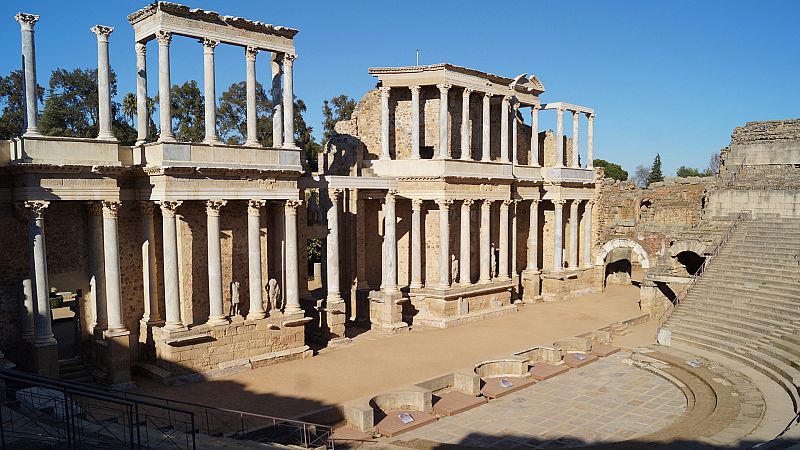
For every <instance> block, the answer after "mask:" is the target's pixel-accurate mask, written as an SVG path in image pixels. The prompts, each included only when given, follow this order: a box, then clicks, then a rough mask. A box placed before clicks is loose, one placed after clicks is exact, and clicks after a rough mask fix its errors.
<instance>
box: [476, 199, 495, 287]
mask: <svg viewBox="0 0 800 450" xmlns="http://www.w3.org/2000/svg"><path fill="white" fill-rule="evenodd" d="M491 213H492V201H491V200H483V201H482V203H481V236H480V239H481V242H480V250H481V274H480V279H479V280H478V283H489V282H490V281H492V274H491V268H490V267H491V253H492V240H491V239H492V238H491V234H490V231H491V226H492V216H491Z"/></svg>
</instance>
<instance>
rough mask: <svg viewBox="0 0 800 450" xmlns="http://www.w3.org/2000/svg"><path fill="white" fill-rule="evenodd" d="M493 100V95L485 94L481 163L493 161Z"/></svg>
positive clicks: (482, 117)
mask: <svg viewBox="0 0 800 450" xmlns="http://www.w3.org/2000/svg"><path fill="white" fill-rule="evenodd" d="M491 100H492V94H490V93H488V92H487V93H485V94H483V114H482V115H481V120H482V125H481V133H482V137H483V141H482V145H481V161H491V160H492V145H491V140H490V139H491V131H490V129H491V126H492V119H491V115H490V114H491V111H492V108H491Z"/></svg>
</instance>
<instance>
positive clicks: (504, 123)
mask: <svg viewBox="0 0 800 450" xmlns="http://www.w3.org/2000/svg"><path fill="white" fill-rule="evenodd" d="M510 100H511V97H509V96H508V95H504V96H503V101H502V102H500V162H504V163H507V162H509V159H508V104H509V103H508V102H509V101H510Z"/></svg>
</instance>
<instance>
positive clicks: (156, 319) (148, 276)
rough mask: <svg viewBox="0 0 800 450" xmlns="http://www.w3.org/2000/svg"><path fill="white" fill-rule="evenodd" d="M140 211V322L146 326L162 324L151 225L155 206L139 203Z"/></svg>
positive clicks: (154, 230)
mask: <svg viewBox="0 0 800 450" xmlns="http://www.w3.org/2000/svg"><path fill="white" fill-rule="evenodd" d="M139 204H140V205H141V209H142V228H143V231H144V233H143V234H144V236H143V237H144V241H143V242H142V281H143V283H142V285H143V288H144V289H143V294H144V315H143V316H142V322H144V323H146V324H151V325H155V324H160V323H162V322H163V321H162V319H161V311H160V310H159V302H158V295H159V292H158V267H157V264H158V263H157V259H156V227H155V224H154V223H153V212H154V209H155V205H154V204H153V202H150V201H142V202H140V203H139Z"/></svg>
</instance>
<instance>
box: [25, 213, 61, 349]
mask: <svg viewBox="0 0 800 450" xmlns="http://www.w3.org/2000/svg"><path fill="white" fill-rule="evenodd" d="M49 205H50V202H47V201H28V202H25V207H26V208H27V209H28V214H29V216H28V240H29V245H30V246H31V247H33V249H32V252H31V254H32V258H31V262H32V267H31V285H32V286H33V296H34V302H33V305H34V312H35V314H34V320H33V322H34V340H33V345H35V346H37V347H47V346H50V345H56V338H55V337H54V336H53V327H52V320H53V318H52V315H51V313H50V285H49V283H48V279H47V250H46V247H45V241H44V211H45V209H47V207H48V206H49Z"/></svg>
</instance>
